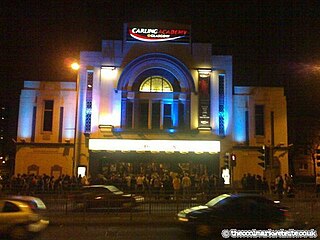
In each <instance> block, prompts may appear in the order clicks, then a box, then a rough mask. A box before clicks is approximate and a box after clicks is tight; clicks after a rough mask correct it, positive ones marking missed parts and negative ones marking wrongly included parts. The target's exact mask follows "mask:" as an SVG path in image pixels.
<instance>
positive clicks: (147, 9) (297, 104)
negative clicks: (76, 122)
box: [0, 0, 320, 122]
mask: <svg viewBox="0 0 320 240" xmlns="http://www.w3.org/2000/svg"><path fill="white" fill-rule="evenodd" d="M0 11H1V35H0V38H1V45H0V47H1V48H0V49H1V54H0V61H1V63H0V65H1V67H0V72H1V75H0V81H1V87H0V89H1V92H0V93H1V95H0V101H10V102H12V103H11V105H12V104H13V105H14V104H17V103H18V97H19V92H20V89H21V87H22V82H23V80H48V81H72V80H74V76H73V74H72V73H71V72H70V71H69V69H68V68H67V66H66V65H65V59H67V58H78V56H79V53H80V51H90V50H96V51H100V50H101V47H100V46H101V40H102V39H122V37H123V36H122V34H123V23H125V22H133V21H169V22H177V23H183V24H190V25H191V28H192V41H193V42H211V43H212V44H213V54H230V55H233V59H234V84H235V85H261V86H284V87H286V92H287V95H288V96H287V97H288V105H289V106H288V109H289V112H288V114H289V116H290V115H314V116H318V115H319V113H320V104H319V99H320V98H319V96H318V95H319V92H320V91H319V90H320V31H319V27H320V2H319V1H227V0H222V1H215V0H209V1H202V0H198V1H197V0H194V1H187V0H184V1H174V0H171V1H164V0H157V1H156V0H155V1H143V0H139V1H121V0H117V1H99V0H91V1H85V0H82V1H72V0H65V1H59V0H56V1H15V0H12V1H7V0H6V1H1V3H0ZM317 64H318V65H317ZM317 66H318V67H317ZM318 68H319V71H318ZM13 116H15V115H14V113H13ZM13 122H14V121H13Z"/></svg>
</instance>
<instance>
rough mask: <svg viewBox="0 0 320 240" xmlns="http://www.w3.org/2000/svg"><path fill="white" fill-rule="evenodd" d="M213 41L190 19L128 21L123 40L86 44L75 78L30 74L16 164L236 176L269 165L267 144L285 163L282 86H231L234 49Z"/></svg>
mask: <svg viewBox="0 0 320 240" xmlns="http://www.w3.org/2000/svg"><path fill="white" fill-rule="evenodd" d="M213 48H214V46H212V44H210V43H194V42H192V38H191V31H190V26H189V25H180V24H172V23H163V22H150V23H148V22H140V23H128V24H125V25H124V36H123V39H122V40H103V41H102V45H101V51H83V52H81V53H80V69H79V70H78V76H77V80H75V82H39V81H25V83H24V88H23V89H22V91H21V98H20V109H19V124H18V136H17V144H16V146H17V153H16V163H15V174H18V173H20V174H22V173H34V174H44V173H45V174H48V175H53V176H55V177H56V176H59V175H62V174H68V175H76V174H82V175H83V174H85V175H87V176H90V177H95V176H97V175H99V174H103V175H108V174H112V173H120V174H130V173H132V174H139V173H144V174H145V173H150V172H153V171H158V172H178V173H184V172H187V173H189V174H208V175H216V176H219V177H221V176H222V175H224V177H225V178H229V177H230V179H229V180H230V181H233V182H234V183H236V182H239V180H240V179H241V177H242V175H243V174H244V173H253V174H259V175H261V176H263V175H264V174H266V172H267V170H268V168H267V167H266V169H265V168H263V167H261V166H260V165H259V163H260V162H261V160H260V159H259V158H258V157H259V154H261V153H260V151H259V150H261V149H262V148H263V146H264V147H268V146H270V147H274V148H273V149H274V151H273V153H274V154H273V155H274V156H273V158H272V162H273V168H274V169H275V171H276V172H278V173H280V174H284V173H287V172H288V154H287V151H286V149H287V119H286V117H287V115H286V98H285V96H284V92H283V89H282V88H262V87H241V86H233V83H232V77H233V75H232V57H231V56H224V55H212V52H213ZM280 143H281V145H279V146H282V148H281V149H280V148H279V146H278V144H280ZM276 147H277V148H276ZM276 150H277V151H276ZM232 156H233V157H234V158H236V164H235V165H234V164H232V163H231V161H232V159H231V158H233V157H232ZM229 180H226V182H228V181H229Z"/></svg>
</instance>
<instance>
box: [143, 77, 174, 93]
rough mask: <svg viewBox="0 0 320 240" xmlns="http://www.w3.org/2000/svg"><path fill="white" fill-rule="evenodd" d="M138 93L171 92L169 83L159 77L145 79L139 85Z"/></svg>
mask: <svg viewBox="0 0 320 240" xmlns="http://www.w3.org/2000/svg"><path fill="white" fill-rule="evenodd" d="M139 91H140V92H173V87H172V85H171V83H170V82H169V81H168V80H167V79H165V78H163V77H161V76H151V77H148V78H146V79H145V80H144V81H143V82H142V83H141V85H140V88H139Z"/></svg>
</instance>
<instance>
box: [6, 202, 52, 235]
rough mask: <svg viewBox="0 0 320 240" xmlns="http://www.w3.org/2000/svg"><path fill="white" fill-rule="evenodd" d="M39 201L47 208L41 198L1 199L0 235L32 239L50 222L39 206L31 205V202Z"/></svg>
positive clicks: (42, 207) (43, 208)
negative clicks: (40, 211) (41, 212)
mask: <svg viewBox="0 0 320 240" xmlns="http://www.w3.org/2000/svg"><path fill="white" fill-rule="evenodd" d="M18 199H19V198H18ZM31 200H34V201H38V202H37V203H40V205H37V204H36V206H40V209H42V210H45V205H44V204H43V205H41V202H42V201H41V200H40V199H37V198H33V199H32V197H28V199H27V200H26V199H24V198H23V197H21V200H13V199H10V198H8V199H0V235H1V236H8V237H10V239H16V240H18V239H31V238H32V237H34V236H36V235H37V234H39V233H40V232H41V231H43V230H44V229H45V228H46V227H47V226H48V224H49V220H48V219H46V218H45V217H43V216H42V214H40V213H39V211H38V210H40V209H38V207H36V208H35V205H34V204H33V205H30V204H29V203H30V202H34V201H31ZM32 206H33V207H32Z"/></svg>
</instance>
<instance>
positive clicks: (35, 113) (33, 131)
mask: <svg viewBox="0 0 320 240" xmlns="http://www.w3.org/2000/svg"><path fill="white" fill-rule="evenodd" d="M36 121H37V107H33V113H32V130H31V142H34V140H35V137H36Z"/></svg>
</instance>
